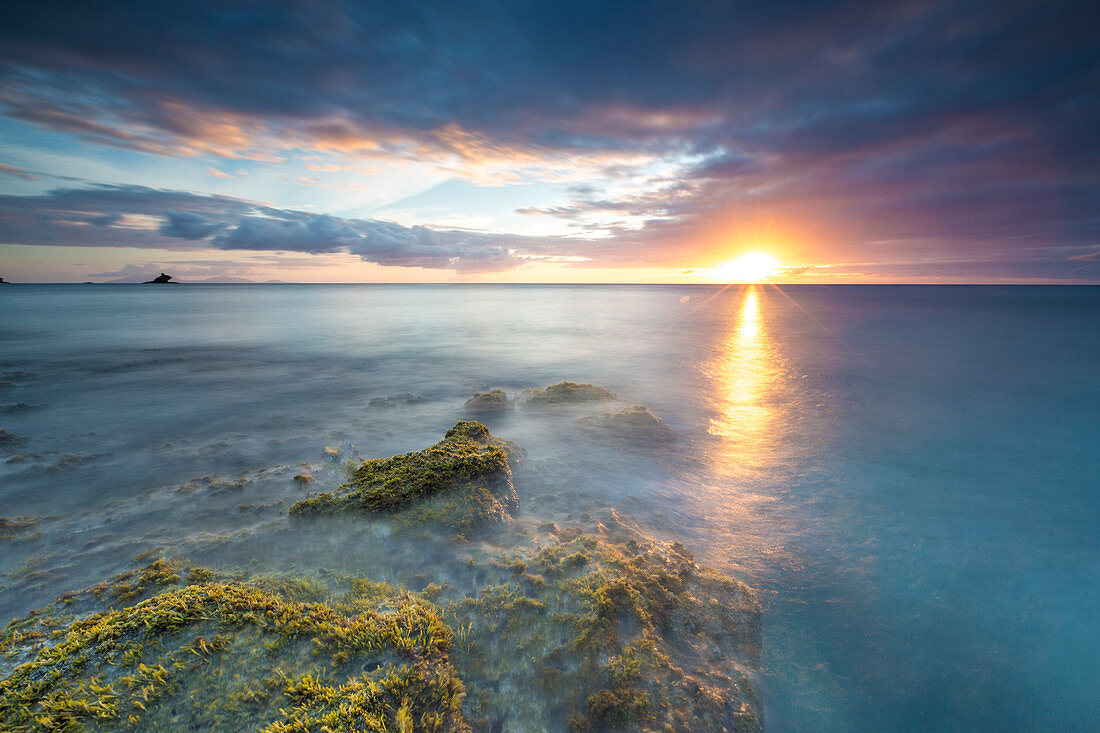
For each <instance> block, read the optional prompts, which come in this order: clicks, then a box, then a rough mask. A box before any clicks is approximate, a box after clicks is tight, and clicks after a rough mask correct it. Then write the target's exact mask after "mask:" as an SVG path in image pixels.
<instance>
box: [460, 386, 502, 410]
mask: <svg viewBox="0 0 1100 733" xmlns="http://www.w3.org/2000/svg"><path fill="white" fill-rule="evenodd" d="M463 408H464V409H465V410H466V412H468V413H471V414H480V415H493V414H499V413H501V412H504V411H505V410H507V409H508V396H507V395H505V394H504V390H500V389H491V390H489V391H488V392H478V393H476V394H475V395H474V396H473V397H471V398H470V399H468V400H466V404H464V405H463Z"/></svg>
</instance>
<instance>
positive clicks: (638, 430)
mask: <svg viewBox="0 0 1100 733" xmlns="http://www.w3.org/2000/svg"><path fill="white" fill-rule="evenodd" d="M576 425H577V427H578V428H580V429H581V430H582V431H584V433H585V434H586V435H588V436H589V437H591V438H594V439H599V440H607V441H612V442H625V443H649V444H654V443H670V442H672V441H674V440H676V433H674V432H673V431H672V428H670V427H669V426H668V425H667V424H666V423H665V421H664V420H662V419H661V418H659V417H657V416H656V415H654V414H653V413H652V412H650V411H649V408H648V407H646V406H645V405H631V406H630V407H626V408H624V409H622V410H619V411H618V412H605V413H603V414H602V415H591V416H589V417H582V418H579V419H577V420H576Z"/></svg>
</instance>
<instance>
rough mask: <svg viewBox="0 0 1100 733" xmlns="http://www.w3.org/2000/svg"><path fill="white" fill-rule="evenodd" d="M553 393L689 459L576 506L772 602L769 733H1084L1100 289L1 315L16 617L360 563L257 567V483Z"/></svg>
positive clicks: (740, 292) (1, 395)
mask: <svg viewBox="0 0 1100 733" xmlns="http://www.w3.org/2000/svg"><path fill="white" fill-rule="evenodd" d="M562 379H570V380H574V381H587V382H594V383H596V384H600V385H603V386H606V387H608V388H609V389H611V390H613V391H615V392H617V393H618V394H619V395H620V396H622V397H624V398H625V399H629V400H630V401H633V402H639V403H644V404H647V405H649V407H650V408H651V409H652V410H653V411H654V413H656V414H658V415H660V416H661V417H662V418H664V419H665V420H666V421H667V422H668V423H669V424H670V425H671V426H672V427H673V428H674V429H675V430H676V431H677V433H678V434H679V441H678V443H677V446H678V447H677V450H676V452H675V457H674V458H671V459H669V460H667V461H664V462H662V463H660V465H657V464H655V463H652V462H650V461H648V460H642V459H636V458H632V457H630V456H624V455H619V454H615V453H608V454H601V453H599V452H595V449H593V451H594V452H593V453H591V454H589V455H587V456H581V457H580V458H579V459H578V460H579V461H580V464H579V465H583V466H587V467H590V468H591V470H590V471H588V469H587V468H586V471H588V473H586V475H587V476H589V480H587V481H585V480H582V481H580V482H579V483H578V484H577V486H578V490H579V491H580V492H581V493H582V494H583V495H584V496H585V497H586V499H585V501H588V502H590V503H591V504H592V505H593V506H599V505H611V506H615V507H616V508H618V509H619V510H620V511H621V512H623V513H624V514H625V515H629V516H630V517H633V518H634V519H635V520H636V521H637V522H638V524H639V525H640V526H642V527H644V528H645V529H646V531H649V532H651V533H653V534H655V535H657V536H660V537H665V538H679V539H682V540H683V541H684V543H685V544H687V545H688V546H689V547H690V548H691V549H692V550H694V551H695V552H696V553H697V554H698V555H699V556H700V559H701V560H703V561H705V562H708V563H710V564H713V565H715V566H718V567H720V568H722V569H724V570H726V571H728V572H732V573H735V574H737V575H738V576H739V577H741V578H743V579H745V580H746V581H748V582H750V583H752V584H754V585H756V586H757V587H758V588H760V589H761V591H762V592H763V594H764V601H765V620H764V660H763V669H762V670H760V672H759V673H758V674H757V677H756V680H755V681H756V684H757V686H758V689H759V690H760V692H761V694H762V696H763V699H764V704H765V714H766V724H767V727H768V729H769V730H771V731H802V730H822V731H829V730H838V731H847V730H865V731H882V730H967V731H969V730H1024V729H1042V730H1090V729H1095V723H1094V721H1095V720H1096V719H1097V718H1098V716H1100V703H1098V700H1100V631H1098V629H1100V590H1098V589H1100V532H1098V530H1100V447H1098V446H1100V419H1098V418H1100V288H1092V287H1039V286H1030V287H958V286H950V287H947V286H945V287H934V286H919V287H918V286H897V287H879V286H851V287H848V286H822V287H816V286H801V287H788V288H784V289H783V290H779V289H777V288H773V287H756V288H741V287H738V288H729V289H725V290H722V289H718V288H707V287H677V286H660V287H656V286H655V287H641V286H611V287H604V286H570V287H566V286H468V285H461V286H460V285H456V286H438V285H432V286H279V285H270V286H228V285H221V286H200V285H187V286H182V285H181V286H176V287H170V286H169V287H153V286H144V287H142V286H124V285H118V286H32V285H12V286H3V288H2V289H0V428H3V429H6V430H8V431H9V432H10V433H12V434H13V435H15V436H17V437H18V439H19V440H18V442H17V443H15V444H14V445H11V446H8V447H7V448H6V449H5V452H4V453H0V516H16V515H21V514H29V515H35V516H40V517H42V518H43V519H42V522H41V524H40V526H39V530H40V531H41V532H42V535H41V536H40V537H37V538H34V539H32V540H27V541H21V542H18V543H9V544H7V545H0V614H2V615H4V616H5V617H11V616H14V615H16V614H20V613H24V612H26V611H27V610H28V609H30V608H33V607H35V606H39V605H42V604H44V603H47V602H49V601H50V600H51V599H52V598H54V597H56V596H57V595H58V594H59V593H61V592H63V591H65V590H69V589H72V588H76V587H83V586H86V585H89V584H91V583H94V582H97V581H98V580H101V579H102V578H104V577H106V575H108V574H110V573H112V572H117V571H118V570H120V569H123V568H125V567H129V563H130V559H131V557H132V556H133V555H134V554H136V553H137V552H140V551H141V550H142V549H149V548H150V547H153V546H159V547H165V546H168V547H176V548H184V549H185V550H188V551H193V553H194V554H195V555H197V556H205V557H207V558H209V557H218V556H219V553H221V556H222V557H224V558H225V559H226V561H229V560H234V561H239V560H242V559H249V558H250V559H251V561H252V562H254V563H264V562H269V563H278V562H284V561H292V560H294V561H301V562H305V561H306V560H303V559H302V558H305V557H307V556H308V561H310V562H319V563H325V562H329V561H331V562H332V563H337V562H339V563H343V564H346V563H349V562H350V563H354V562H356V561H357V560H356V558H355V557H354V555H355V553H354V551H349V549H348V548H347V547H346V546H341V545H339V544H337V543H329V544H326V543H325V541H324V538H316V541H313V540H308V539H307V540H303V541H302V545H301V546H297V547H290V548H287V547H281V546H278V544H277V543H271V544H269V545H265V544H264V540H263V539H262V538H263V537H264V536H266V535H265V532H266V531H267V528H270V527H277V526H278V523H279V522H281V521H285V518H282V515H281V514H280V511H279V510H277V509H274V508H273V507H274V502H273V501H270V500H272V499H274V498H276V497H277V498H283V495H282V494H278V492H279V491H285V490H286V489H284V488H279V487H284V485H285V484H286V483H287V482H286V480H285V477H284V478H283V479H282V480H281V481H282V483H277V482H275V481H273V480H269V479H268V478H266V476H267V474H266V473H265V472H264V471H263V470H261V469H265V470H266V468H268V467H274V466H280V465H283V466H294V465H297V464H299V463H310V462H313V463H315V462H316V461H317V460H318V457H319V455H320V454H321V451H322V449H323V448H324V447H325V446H326V445H341V446H350V445H354V447H355V448H354V449H355V450H356V451H357V452H358V453H359V454H362V455H389V454H392V453H395V452H402V451H406V450H411V449H415V448H419V447H422V446H423V445H426V444H428V443H430V442H434V441H435V440H437V439H438V438H439V436H440V435H441V433H442V432H443V430H444V429H446V427H448V426H449V425H450V424H453V422H454V420H455V419H456V418H457V416H458V415H459V414H460V413H461V409H462V403H463V401H464V400H465V399H466V398H467V397H468V396H469V395H470V394H472V393H473V392H475V391H483V390H485V389H487V388H492V387H499V388H502V389H504V390H505V391H507V392H508V393H509V394H512V393H513V392H515V391H518V390H519V389H522V388H525V387H531V386H540V385H546V384H550V383H554V382H558V381H561V380H562ZM377 398H389V402H388V403H380V402H379V401H377ZM371 400H376V402H375V403H374V404H373V405H372V404H371ZM494 431H495V432H497V433H499V434H502V435H505V436H510V437H515V438H517V439H519V440H520V441H521V442H523V443H524V444H525V445H526V446H527V448H528V450H529V451H531V453H532V455H533V456H534V458H535V459H538V458H539V457H540V456H542V457H543V458H547V459H552V458H553V457H554V455H555V450H557V449H558V448H557V447H555V446H556V443H555V437H554V434H553V433H552V431H551V430H550V429H549V428H548V427H547V426H546V425H544V424H542V423H538V422H537V421H533V420H527V419H524V418H522V417H518V416H517V417H514V418H510V421H505V422H504V423H503V424H501V425H499V426H494ZM257 472H258V473H257ZM244 475H247V476H249V477H250V483H249V484H248V487H247V488H246V489H243V490H242V492H241V493H239V494H234V495H232V496H230V497H226V498H224V499H223V498H220V497H221V495H220V494H219V495H212V496H211V497H210V499H209V501H206V500H204V501H203V502H202V503H201V506H200V504H199V503H198V502H196V499H195V496H194V494H189V493H181V492H180V491H177V490H176V488H175V487H178V486H179V485H180V484H182V483H184V482H187V481H189V480H190V479H192V478H195V477H199V476H216V477H236V476H244ZM519 489H520V494H521V500H522V497H523V494H524V490H523V486H520V487H519ZM218 502H222V504H219V503H218ZM265 502H267V503H266V504H265ZM530 511H538V508H537V507H533V508H532V509H530ZM218 532H220V533H221V534H218V535H217V537H216V538H215V539H211V538H212V537H214V536H215V533H218ZM362 561H363V562H364V563H366V562H367V559H366V558H364V559H363V560H362ZM423 562H430V558H424V559H423ZM28 571H30V572H28Z"/></svg>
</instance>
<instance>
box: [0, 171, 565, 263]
mask: <svg viewBox="0 0 1100 733" xmlns="http://www.w3.org/2000/svg"><path fill="white" fill-rule="evenodd" d="M0 243H4V244H24V245H60V246H87V247H140V248H162V249H191V250H195V249H206V248H216V249H223V250H254V251H255V250H263V251H272V252H303V253H307V254H320V253H330V252H347V253H350V254H353V255H356V256H358V257H360V258H361V259H363V260H364V261H367V262H375V263H378V264H382V265H397V266H404V267H429V268H450V269H454V270H457V271H490V270H500V269H508V268H511V267H515V266H516V265H517V264H519V263H520V262H522V261H523V260H524V259H531V258H538V257H541V256H544V255H546V254H560V253H561V252H560V250H561V248H562V244H563V243H562V242H560V241H557V240H554V239H540V238H534V237H514V236H505V235H500V234H484V233H479V232H468V231H462V230H454V229H429V228H427V227H422V226H414V227H405V226H402V225H400V224H395V223H393V222H387V221H377V220H370V219H340V218H337V217H333V216H328V215H325V214H314V213H310V212H305V211H295V210H290V209H277V208H273V207H269V206H263V205H259V204H255V203H251V202H248V201H244V200H241V199H235V198H231V197H227V196H203V195H199V194H193V193H187V192H184V191H163V190H159V189H152V188H146V187H142V186H99V187H95V188H82V189H57V190H54V191H51V192H49V193H46V194H42V195H37V196H0Z"/></svg>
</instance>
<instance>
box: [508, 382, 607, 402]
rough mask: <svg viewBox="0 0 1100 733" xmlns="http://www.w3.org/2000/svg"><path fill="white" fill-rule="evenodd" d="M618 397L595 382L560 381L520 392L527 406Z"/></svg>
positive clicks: (605, 400) (521, 399) (603, 400)
mask: <svg viewBox="0 0 1100 733" xmlns="http://www.w3.org/2000/svg"><path fill="white" fill-rule="evenodd" d="M617 399H619V398H618V397H616V396H615V394H614V393H613V392H609V391H607V390H606V389H604V388H603V387H597V386H596V385H594V384H577V383H576V382H560V383H558V384H551V385H550V386H549V387H535V388H531V389H525V390H523V391H522V392H520V393H519V402H520V403H521V404H523V405H524V406H527V407H548V406H555V405H577V404H585V403H592V402H614V401H616V400H617Z"/></svg>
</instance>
